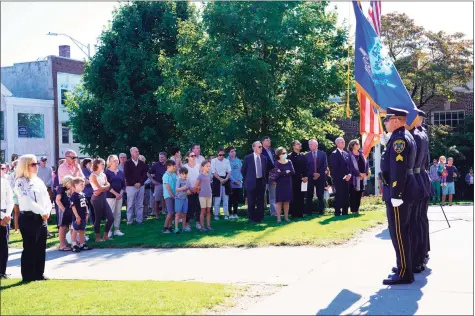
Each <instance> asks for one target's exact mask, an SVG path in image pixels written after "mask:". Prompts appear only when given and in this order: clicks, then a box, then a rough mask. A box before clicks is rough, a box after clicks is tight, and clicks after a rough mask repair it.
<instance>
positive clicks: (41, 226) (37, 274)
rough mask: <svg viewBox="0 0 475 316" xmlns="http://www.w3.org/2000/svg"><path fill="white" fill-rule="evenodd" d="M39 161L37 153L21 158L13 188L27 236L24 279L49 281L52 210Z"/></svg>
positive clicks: (20, 224)
mask: <svg viewBox="0 0 475 316" xmlns="http://www.w3.org/2000/svg"><path fill="white" fill-rule="evenodd" d="M38 165H39V164H38V162H37V161H36V157H35V156H34V155H23V156H21V157H20V159H19V161H18V165H17V168H16V179H15V186H14V189H13V191H14V192H15V194H16V196H17V199H18V206H19V208H20V216H19V219H18V224H19V226H20V232H21V236H22V238H23V252H22V254H21V275H22V277H23V281H24V282H30V281H39V280H46V278H45V276H44V275H43V273H44V271H45V259H46V237H47V226H46V225H47V224H46V223H47V220H48V218H49V215H50V212H51V207H52V205H51V200H50V198H49V194H48V190H47V188H46V186H45V184H44V183H43V181H41V179H40V178H38V177H37V174H38Z"/></svg>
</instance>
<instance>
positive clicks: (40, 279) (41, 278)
mask: <svg viewBox="0 0 475 316" xmlns="http://www.w3.org/2000/svg"><path fill="white" fill-rule="evenodd" d="M47 280H49V278H47V277H45V276H44V275H42V276H40V277H39V278H38V279H36V281H47Z"/></svg>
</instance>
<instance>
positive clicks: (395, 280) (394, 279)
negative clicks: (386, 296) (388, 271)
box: [383, 274, 414, 285]
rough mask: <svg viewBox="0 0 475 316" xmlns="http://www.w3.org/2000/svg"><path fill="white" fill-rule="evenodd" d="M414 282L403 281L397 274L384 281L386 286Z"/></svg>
mask: <svg viewBox="0 0 475 316" xmlns="http://www.w3.org/2000/svg"><path fill="white" fill-rule="evenodd" d="M412 282H414V280H409V279H401V278H400V277H399V276H398V275H397V274H394V275H393V276H391V277H390V278H387V279H384V280H383V284H384V285H398V284H411V283H412Z"/></svg>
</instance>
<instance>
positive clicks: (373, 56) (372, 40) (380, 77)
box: [353, 1, 417, 128]
mask: <svg viewBox="0 0 475 316" xmlns="http://www.w3.org/2000/svg"><path fill="white" fill-rule="evenodd" d="M353 9H354V11H355V17H356V36H355V81H356V89H357V91H358V92H359V94H363V95H364V96H365V97H366V98H367V99H369V100H371V104H372V105H373V106H374V107H376V108H377V109H378V110H379V111H380V114H384V113H385V112H386V109H387V108H388V107H394V108H398V109H403V110H406V111H408V112H409V114H408V116H407V121H406V124H407V125H408V126H409V127H411V128H412V127H413V126H414V123H415V119H416V118H417V112H416V106H415V105H414V102H413V101H412V99H411V96H410V95H409V93H408V92H407V89H406V87H405V86H404V84H403V83H402V80H401V77H400V76H399V73H398V72H397V70H396V67H394V64H393V62H392V61H391V58H390V57H389V54H388V52H387V50H386V48H385V47H383V45H382V43H381V39H380V38H379V36H378V35H377V34H376V32H375V30H374V28H373V26H372V25H371V24H370V22H369V21H368V20H367V19H366V17H365V16H364V15H363V12H362V11H361V8H360V7H359V6H358V3H357V1H353Z"/></svg>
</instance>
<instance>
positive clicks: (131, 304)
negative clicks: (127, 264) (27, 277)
mask: <svg viewBox="0 0 475 316" xmlns="http://www.w3.org/2000/svg"><path fill="white" fill-rule="evenodd" d="M244 289H245V287H235V286H232V285H224V284H210V283H198V282H160V281H91V280H49V281H43V282H32V283H28V284H24V283H21V281H20V280H19V279H11V280H2V281H1V293H2V294H1V295H2V300H1V313H2V315H157V314H161V315H183V314H188V315H189V314H203V313H205V312H206V311H209V310H210V309H212V308H215V307H216V306H230V305H231V304H232V297H233V296H234V295H239V294H240V293H241V292H242V291H244ZM55 293H63V294H61V295H57V294H55Z"/></svg>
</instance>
